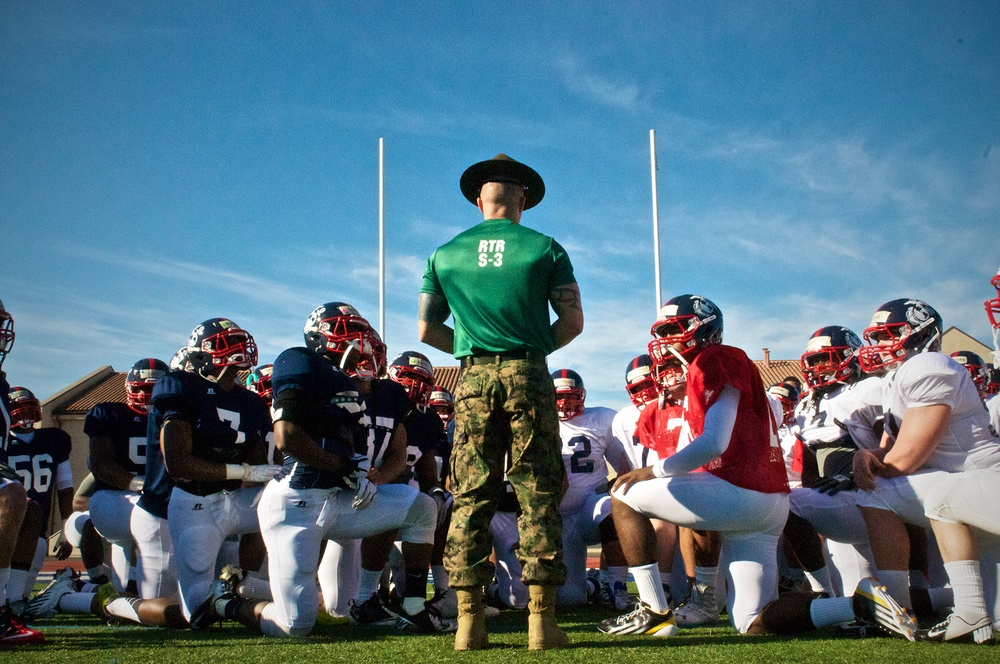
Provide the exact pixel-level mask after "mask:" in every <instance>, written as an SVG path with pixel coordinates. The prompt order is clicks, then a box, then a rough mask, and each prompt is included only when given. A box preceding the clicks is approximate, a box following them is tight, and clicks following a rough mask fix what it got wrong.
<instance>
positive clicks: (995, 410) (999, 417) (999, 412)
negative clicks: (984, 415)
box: [986, 394, 1000, 433]
mask: <svg viewBox="0 0 1000 664" xmlns="http://www.w3.org/2000/svg"><path fill="white" fill-rule="evenodd" d="M986 410H987V411H989V413H990V424H992V425H993V431H994V432H996V433H1000V394H994V395H993V396H991V397H990V398H989V399H988V400H987V401H986Z"/></svg>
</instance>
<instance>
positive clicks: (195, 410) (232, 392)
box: [144, 371, 270, 496]
mask: <svg viewBox="0 0 1000 664" xmlns="http://www.w3.org/2000/svg"><path fill="white" fill-rule="evenodd" d="M152 402H153V405H152V409H151V410H150V414H149V419H150V420H151V421H153V422H154V423H155V425H156V429H157V431H159V430H160V429H161V428H162V427H163V425H164V423H165V422H167V421H169V420H174V419H176V420H180V421H183V422H187V423H188V424H190V425H191V436H192V441H191V454H192V456H194V457H197V458H199V459H204V460H205V461H213V462H217V463H244V462H247V461H248V460H250V459H251V458H252V456H251V455H252V454H253V453H254V451H255V450H258V451H260V452H261V457H260V460H262V459H263V450H264V449H265V448H264V445H265V442H264V438H265V436H266V435H267V430H268V426H269V425H268V422H269V420H270V418H269V416H268V412H267V406H266V405H265V404H264V403H263V401H261V398H260V397H259V396H257V395H256V394H254V393H253V392H251V391H250V390H248V389H246V388H244V387H243V386H241V385H238V384H237V385H234V386H233V387H232V388H231V389H229V390H224V389H222V388H220V387H219V385H218V384H217V383H215V382H213V381H210V380H208V379H206V378H204V377H203V376H201V375H199V374H196V373H191V372H186V371H171V372H170V373H168V374H167V375H166V376H164V377H163V378H161V379H160V380H158V381H156V385H155V386H153V397H152ZM157 440H159V435H158V434H157ZM148 463H149V460H148V459H147V464H148ZM175 482H176V483H177V486H179V487H180V488H182V489H184V490H185V491H187V492H189V493H193V494H196V495H200V496H207V495H209V494H212V493H218V492H219V491H222V490H225V489H228V490H233V489H238V488H239V487H240V484H241V482H240V480H223V481H220V482H177V481H176V478H175ZM144 488H145V487H144Z"/></svg>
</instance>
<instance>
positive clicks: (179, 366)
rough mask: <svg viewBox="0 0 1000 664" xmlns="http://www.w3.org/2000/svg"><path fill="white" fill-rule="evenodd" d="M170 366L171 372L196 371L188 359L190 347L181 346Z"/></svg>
mask: <svg viewBox="0 0 1000 664" xmlns="http://www.w3.org/2000/svg"><path fill="white" fill-rule="evenodd" d="M168 366H169V367H170V370H171V371H194V365H192V364H191V360H189V359H188V347H187V346H181V347H180V348H179V349H178V350H177V352H176V353H174V356H173V357H171V358H170V362H169V364H168Z"/></svg>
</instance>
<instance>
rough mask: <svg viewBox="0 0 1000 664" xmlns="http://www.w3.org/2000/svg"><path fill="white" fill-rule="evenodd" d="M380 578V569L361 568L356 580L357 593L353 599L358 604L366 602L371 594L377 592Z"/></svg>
mask: <svg viewBox="0 0 1000 664" xmlns="http://www.w3.org/2000/svg"><path fill="white" fill-rule="evenodd" d="M381 578H382V570H375V571H373V570H369V569H364V568H362V569H361V578H360V581H359V582H358V594H357V595H356V596H355V598H354V599H355V600H357V603H358V604H360V603H362V602H367V601H368V600H369V599H370V598H371V596H372V595H374V594H375V593H377V592H378V582H379V580H380V579H381Z"/></svg>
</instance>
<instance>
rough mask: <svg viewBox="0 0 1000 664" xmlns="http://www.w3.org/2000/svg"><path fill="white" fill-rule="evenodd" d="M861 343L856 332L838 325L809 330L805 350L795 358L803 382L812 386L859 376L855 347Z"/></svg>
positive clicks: (858, 346) (839, 381) (829, 383)
mask: <svg viewBox="0 0 1000 664" xmlns="http://www.w3.org/2000/svg"><path fill="white" fill-rule="evenodd" d="M861 346H862V343H861V339H859V338H858V335H856V334H854V332H852V331H851V330H849V329H847V328H846V327H843V326H840V325H827V326H826V327H821V328H820V329H818V330H816V331H815V332H813V335H812V336H811V337H809V343H808V344H806V352H804V353H802V357H801V358H799V366H801V367H802V376H803V377H804V378H805V379H806V384H807V385H808V386H809V387H810V389H816V388H818V387H826V386H829V385H837V384H841V383H847V382H852V381H854V380H857V379H858V378H860V377H861V367H860V365H859V364H858V358H857V351H858V349H859V348H861Z"/></svg>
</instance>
